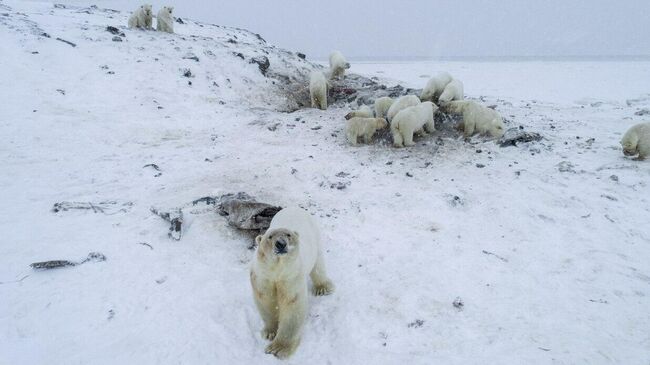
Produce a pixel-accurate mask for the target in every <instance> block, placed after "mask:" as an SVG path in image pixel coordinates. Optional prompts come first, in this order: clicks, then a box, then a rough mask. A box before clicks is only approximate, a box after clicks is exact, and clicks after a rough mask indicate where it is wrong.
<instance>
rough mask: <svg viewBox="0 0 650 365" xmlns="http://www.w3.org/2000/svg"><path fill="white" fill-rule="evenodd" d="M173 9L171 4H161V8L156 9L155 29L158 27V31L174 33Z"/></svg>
mask: <svg viewBox="0 0 650 365" xmlns="http://www.w3.org/2000/svg"><path fill="white" fill-rule="evenodd" d="M173 10H174V7H173V6H163V8H162V9H160V10H159V11H158V17H157V21H156V29H158V31H159V32H167V33H174V17H173V16H172V11H173Z"/></svg>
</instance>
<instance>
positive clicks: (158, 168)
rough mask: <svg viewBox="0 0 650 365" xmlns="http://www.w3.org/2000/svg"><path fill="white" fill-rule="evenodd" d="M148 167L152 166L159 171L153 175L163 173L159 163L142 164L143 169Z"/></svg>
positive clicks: (157, 175)
mask: <svg viewBox="0 0 650 365" xmlns="http://www.w3.org/2000/svg"><path fill="white" fill-rule="evenodd" d="M147 167H151V168H152V169H154V170H156V171H158V173H157V174H155V175H153V177H159V176H161V175H162V170H161V169H160V167H159V166H158V165H156V164H155V163H150V164H146V165H144V166H142V168H143V169H145V168H147Z"/></svg>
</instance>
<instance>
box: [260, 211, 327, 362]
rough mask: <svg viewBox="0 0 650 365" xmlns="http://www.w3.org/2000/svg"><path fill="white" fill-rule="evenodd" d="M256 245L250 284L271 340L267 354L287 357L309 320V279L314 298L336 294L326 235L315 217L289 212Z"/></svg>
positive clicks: (275, 220) (264, 333) (266, 335)
mask: <svg viewBox="0 0 650 365" xmlns="http://www.w3.org/2000/svg"><path fill="white" fill-rule="evenodd" d="M255 241H256V242H257V250H256V254H255V258H254V259H253V264H252V267H251V271H250V279H251V285H252V287H253V297H254V298H255V305H256V306H257V309H258V311H259V312H260V315H261V316H262V320H263V321H264V329H263V330H262V337H264V338H265V339H267V340H270V341H271V343H270V344H269V345H268V346H267V347H266V350H265V351H266V353H267V354H273V355H275V356H277V357H279V358H286V357H288V356H290V355H291V354H293V352H294V351H295V350H296V348H297V347H298V345H299V344H300V335H301V331H302V327H303V324H304V322H305V319H306V317H307V306H308V301H309V298H308V294H307V275H309V276H310V277H311V281H312V283H313V288H312V293H313V294H314V295H327V294H330V293H331V292H332V291H333V290H334V285H333V284H332V282H331V281H330V279H329V278H328V277H327V273H326V272H325V262H324V260H323V253H322V249H321V242H320V232H319V229H318V226H317V225H316V222H315V221H314V220H313V219H312V217H311V215H309V213H307V212H306V211H304V210H303V209H300V208H285V209H282V210H281V211H280V212H278V214H276V215H275V217H273V220H272V221H271V226H270V227H269V229H268V230H267V231H266V233H265V234H264V235H261V236H257V238H256V239H255Z"/></svg>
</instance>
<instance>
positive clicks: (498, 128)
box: [490, 118, 505, 138]
mask: <svg viewBox="0 0 650 365" xmlns="http://www.w3.org/2000/svg"><path fill="white" fill-rule="evenodd" d="M504 133H505V131H504V127H503V121H502V120H501V118H495V119H493V120H492V123H491V125H490V135H492V137H494V138H501V137H503V134H504Z"/></svg>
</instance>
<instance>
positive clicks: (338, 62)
mask: <svg viewBox="0 0 650 365" xmlns="http://www.w3.org/2000/svg"><path fill="white" fill-rule="evenodd" d="M349 68H350V63H348V61H347V60H346V59H345V56H343V53H341V52H339V51H334V52H332V54H331V55H330V78H332V79H333V78H339V77H343V76H345V70H347V69H349Z"/></svg>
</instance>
